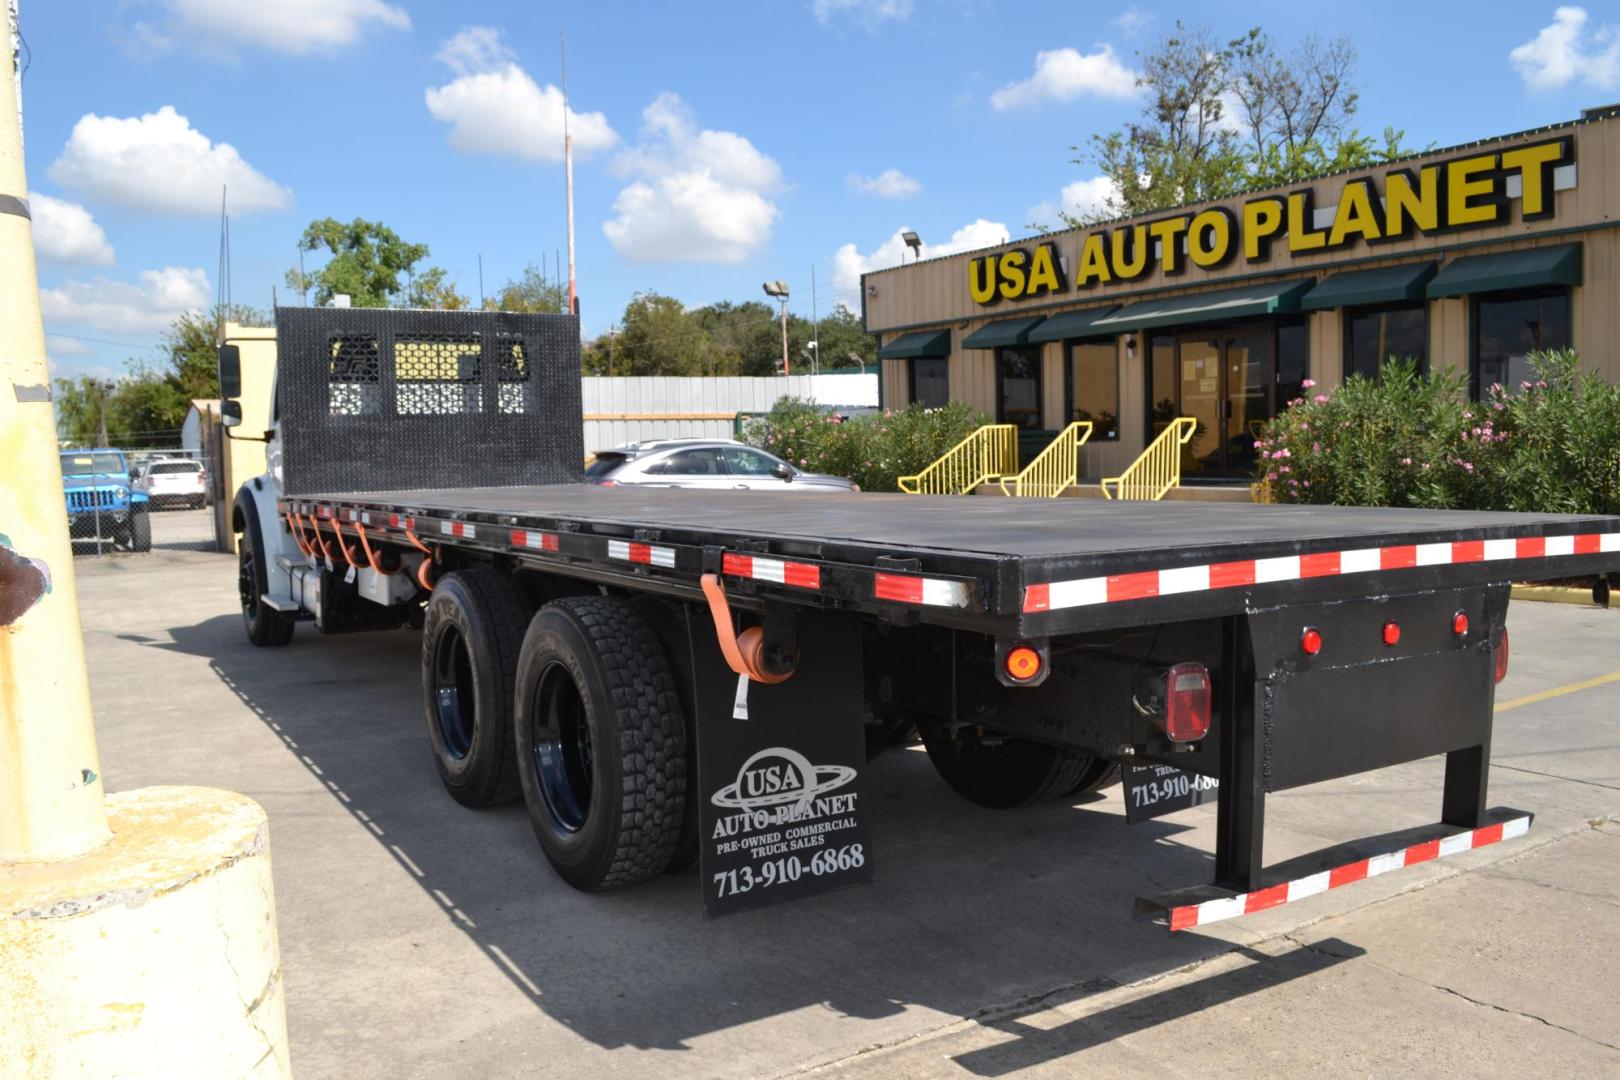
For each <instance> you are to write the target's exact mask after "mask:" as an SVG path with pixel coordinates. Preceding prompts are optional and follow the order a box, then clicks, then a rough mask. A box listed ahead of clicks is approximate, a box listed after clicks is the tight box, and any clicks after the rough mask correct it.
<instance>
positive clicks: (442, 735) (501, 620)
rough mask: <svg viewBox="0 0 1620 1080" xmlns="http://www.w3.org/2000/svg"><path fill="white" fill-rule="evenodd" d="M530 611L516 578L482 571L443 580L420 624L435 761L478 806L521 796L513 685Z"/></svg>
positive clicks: (454, 789)
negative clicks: (514, 736)
mask: <svg viewBox="0 0 1620 1080" xmlns="http://www.w3.org/2000/svg"><path fill="white" fill-rule="evenodd" d="M528 614H529V609H528V605H527V604H526V603H525V602H524V599H523V595H522V594H521V593H520V592H518V590H517V587H516V586H515V585H514V584H513V583H512V581H511V579H510V578H508V577H507V576H506V575H504V574H502V573H500V572H499V571H496V570H491V569H488V568H484V567H478V568H474V569H471V570H457V571H456V572H455V573H452V574H446V575H445V576H444V577H442V578H440V579H439V582H438V584H437V585H435V586H434V588H433V595H432V597H430V598H429V600H428V604H427V612H426V614H425V616H424V617H423V620H422V699H423V707H424V711H425V713H426V717H427V729H428V741H429V742H430V743H431V744H432V746H433V762H434V764H435V765H436V766H437V767H438V770H439V779H440V781H442V782H443V784H444V789H445V790H446V791H448V792H449V793H450V797H451V798H453V799H455V800H456V802H458V803H460V804H461V805H463V806H470V807H473V808H478V807H484V806H493V805H496V804H497V803H505V802H511V801H512V800H513V799H515V798H517V795H518V790H519V789H518V777H517V762H516V760H515V758H514V756H513V750H512V681H513V678H514V676H515V675H516V673H517V662H518V648H519V646H520V645H521V644H522V642H523V628H524V626H525V624H526V623H527V622H528Z"/></svg>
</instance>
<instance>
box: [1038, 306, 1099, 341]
mask: <svg viewBox="0 0 1620 1080" xmlns="http://www.w3.org/2000/svg"><path fill="white" fill-rule="evenodd" d="M1118 308H1119V305H1118V304H1112V305H1110V306H1108V307H1099V308H1090V309H1088V310H1086V311H1064V312H1061V313H1059V314H1057V315H1050V316H1048V317H1047V319H1046V321H1045V322H1043V323H1041V325H1039V326H1037V327H1036V328H1035V329H1034V330H1032V331H1031V332H1030V335H1029V343H1030V344H1031V345H1034V344H1036V343H1037V342H1041V341H1067V340H1068V339H1070V338H1083V337H1098V336H1102V335H1107V334H1112V333H1113V332H1114V331H1112V330H1102V331H1098V330H1093V329H1092V327H1093V326H1094V325H1095V324H1096V322H1097V320H1098V319H1100V318H1102V317H1103V316H1104V315H1107V314H1108V313H1110V312H1112V311H1117V310H1118Z"/></svg>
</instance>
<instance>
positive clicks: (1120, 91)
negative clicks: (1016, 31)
mask: <svg viewBox="0 0 1620 1080" xmlns="http://www.w3.org/2000/svg"><path fill="white" fill-rule="evenodd" d="M1136 92H1137V86H1136V72H1134V71H1132V70H1131V69H1130V68H1128V67H1126V66H1125V65H1124V64H1122V63H1120V61H1119V57H1117V56H1116V55H1114V47H1113V46H1112V45H1104V46H1102V47H1101V48H1099V49H1098V50H1097V51H1096V52H1092V53H1081V52H1079V51H1078V50H1076V49H1053V50H1051V51H1049V52H1038V53H1036V54H1035V73H1034V74H1033V75H1031V76H1030V77H1029V78H1027V79H1025V80H1024V81H1023V82H1016V83H1008V84H1007V85H1006V86H1003V87H1002V88H1001V89H1000V90H997V91H996V92H995V93H993V94H991V95H990V104H991V105H992V106H993V107H995V108H996V109H1017V108H1022V107H1024V106H1029V105H1039V104H1041V103H1043V102H1047V101H1059V102H1069V101H1074V100H1075V99H1076V98H1080V97H1084V96H1086V95H1091V96H1094V97H1111V98H1128V97H1134V96H1136Z"/></svg>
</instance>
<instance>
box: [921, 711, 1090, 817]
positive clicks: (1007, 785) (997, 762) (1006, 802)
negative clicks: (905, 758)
mask: <svg viewBox="0 0 1620 1080" xmlns="http://www.w3.org/2000/svg"><path fill="white" fill-rule="evenodd" d="M922 736H923V745H924V746H926V747H927V748H928V760H929V761H932V762H933V763H934V769H935V770H936V771H937V772H938V773H939V775H940V776H941V777H943V778H944V780H945V782H946V783H947V784H950V785H951V787H952V788H954V789H955V790H956V793H957V794H958V795H961V796H962V797H963V798H964V799H967V800H968V801H969V802H975V803H978V804H979V805H980V806H987V807H989V808H991V809H992V810H1010V809H1012V808H1013V807H1017V806H1029V805H1031V804H1032V803H1038V802H1046V801H1048V800H1051V799H1064V798H1069V797H1071V796H1075V795H1079V794H1081V793H1083V792H1085V791H1095V790H1097V789H1098V788H1101V787H1107V786H1108V784H1109V783H1111V782H1112V780H1114V779H1118V772H1117V769H1116V768H1115V767H1114V765H1113V763H1112V762H1110V761H1106V760H1104V759H1100V758H1098V757H1097V756H1096V755H1094V754H1088V753H1086V752H1085V751H1083V750H1065V749H1063V748H1061V747H1057V746H1048V745H1047V744H1046V743H1039V742H1034V741H1032V740H1030V739H1019V738H1014V737H1013V736H1010V735H995V734H993V733H984V734H978V733H975V732H974V730H973V729H971V728H966V729H963V730H962V731H960V732H959V733H958V735H957V737H956V738H954V739H953V738H950V737H949V736H948V735H947V734H946V731H945V729H944V727H943V726H941V725H938V724H925V725H923V728H922ZM1110 774H1112V776H1110Z"/></svg>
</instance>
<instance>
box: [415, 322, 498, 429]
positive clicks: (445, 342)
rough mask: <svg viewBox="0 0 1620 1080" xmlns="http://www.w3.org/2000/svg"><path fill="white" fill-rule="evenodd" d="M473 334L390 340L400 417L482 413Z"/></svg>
mask: <svg viewBox="0 0 1620 1080" xmlns="http://www.w3.org/2000/svg"><path fill="white" fill-rule="evenodd" d="M482 351H483V343H482V342H480V341H479V340H478V335H477V334H472V335H466V336H460V335H455V334H400V335H398V336H396V337H395V338H394V381H395V385H396V388H397V389H396V390H395V408H396V409H397V410H398V411H399V412H400V414H401V415H403V416H423V415H435V414H445V413H458V414H459V413H476V412H482V411H483V389H484V388H483V386H482V385H481V383H480V380H479V370H480V367H479V361H480V359H481V356H482Z"/></svg>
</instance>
